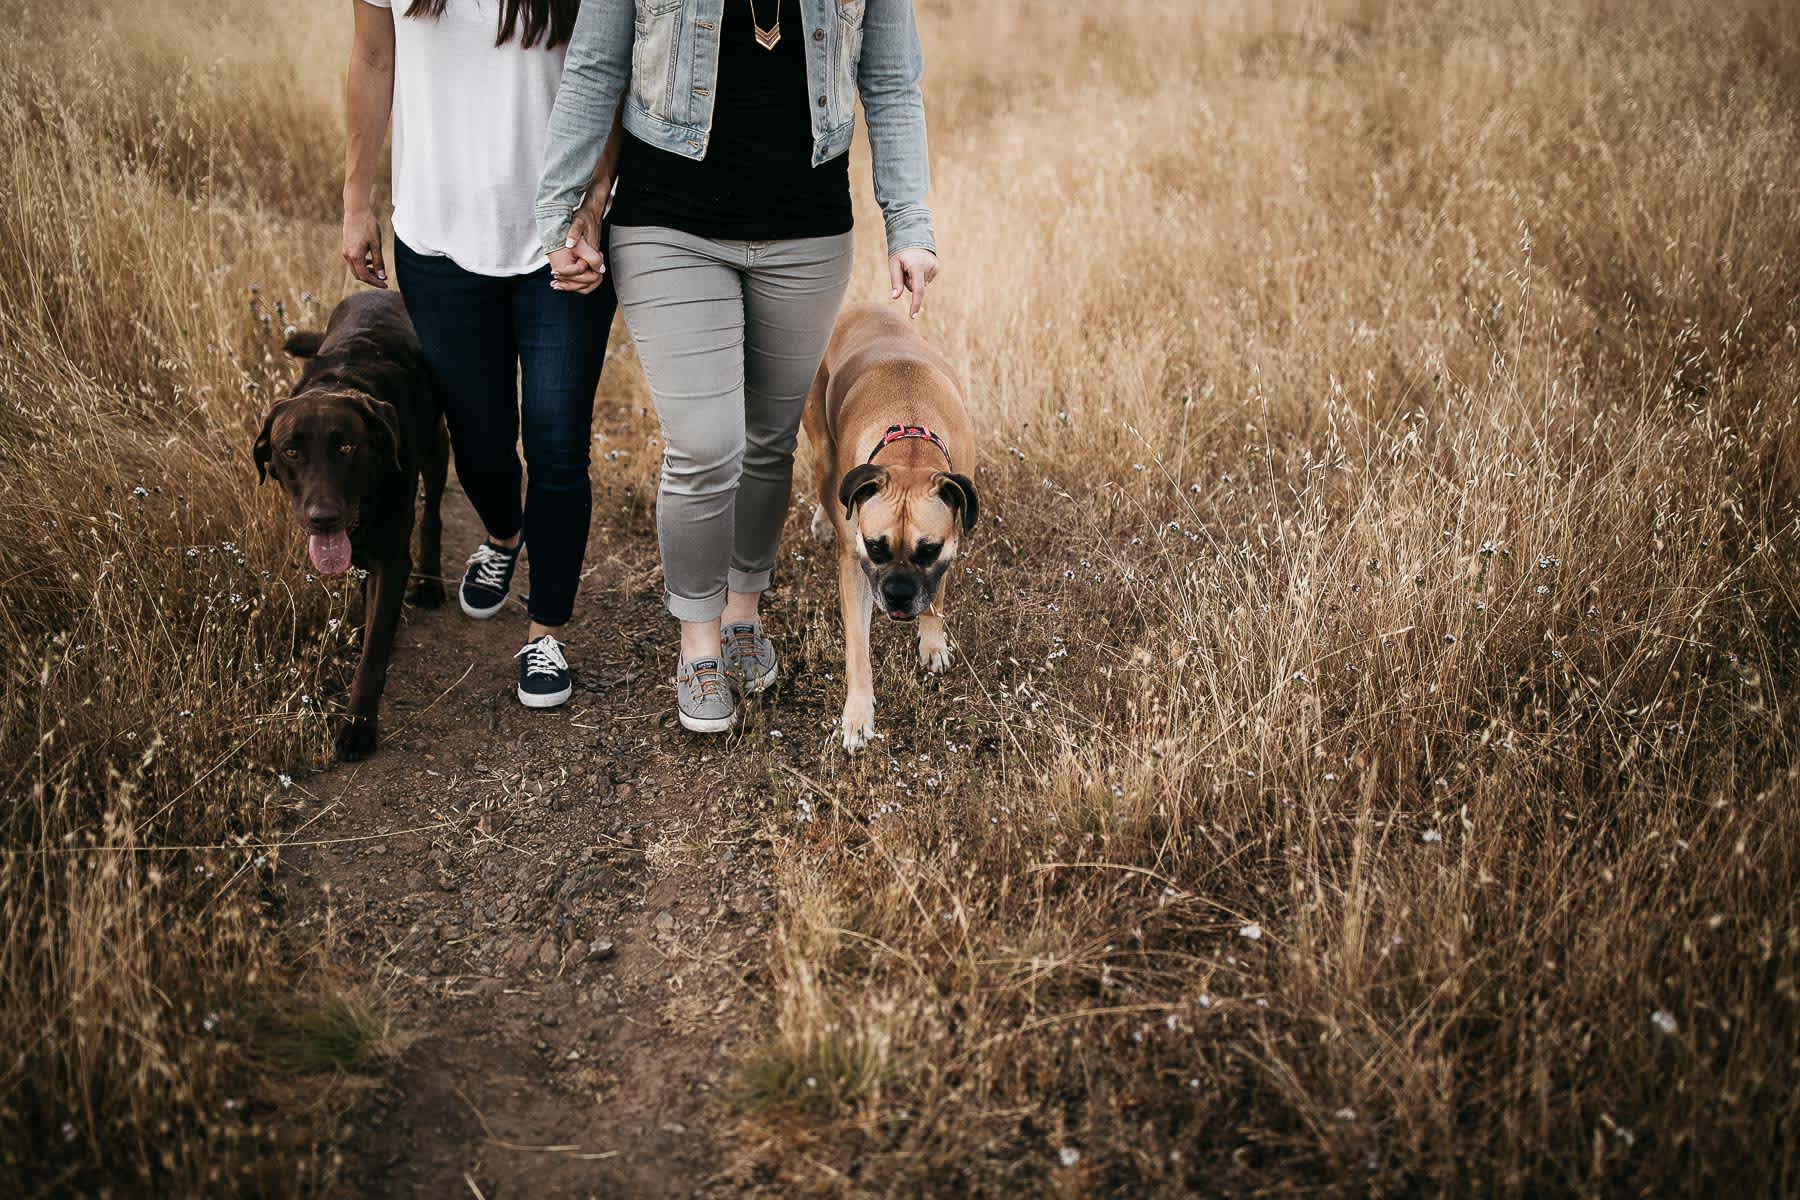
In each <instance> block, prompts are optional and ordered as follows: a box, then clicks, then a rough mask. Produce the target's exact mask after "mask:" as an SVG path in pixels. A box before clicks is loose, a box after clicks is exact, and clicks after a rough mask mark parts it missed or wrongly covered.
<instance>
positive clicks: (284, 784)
mask: <svg viewBox="0 0 1800 1200" xmlns="http://www.w3.org/2000/svg"><path fill="white" fill-rule="evenodd" d="M275 782H276V783H279V784H280V785H281V790H282V791H284V792H285V791H287V790H288V789H289V788H291V787H293V786H294V777H293V776H292V775H277V776H276V777H275Z"/></svg>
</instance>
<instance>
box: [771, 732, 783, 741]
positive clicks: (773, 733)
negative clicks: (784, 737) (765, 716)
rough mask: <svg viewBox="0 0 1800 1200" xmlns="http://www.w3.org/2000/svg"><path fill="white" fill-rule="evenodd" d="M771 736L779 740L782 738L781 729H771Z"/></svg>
mask: <svg viewBox="0 0 1800 1200" xmlns="http://www.w3.org/2000/svg"><path fill="white" fill-rule="evenodd" d="M769 736H770V737H772V738H774V739H775V740H776V741H778V742H779V741H780V740H781V730H779V729H771V730H769Z"/></svg>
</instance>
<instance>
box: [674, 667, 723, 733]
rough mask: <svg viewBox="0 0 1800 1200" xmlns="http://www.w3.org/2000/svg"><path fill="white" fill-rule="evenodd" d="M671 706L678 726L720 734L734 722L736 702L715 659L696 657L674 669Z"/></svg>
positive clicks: (696, 731)
mask: <svg viewBox="0 0 1800 1200" xmlns="http://www.w3.org/2000/svg"><path fill="white" fill-rule="evenodd" d="M675 709H676V712H677V714H678V715H679V716H680V717H681V724H682V727H683V728H685V729H691V730H693V731H694V732H695V733H724V732H725V731H726V730H727V729H730V728H731V727H732V725H734V724H736V722H737V701H736V700H734V699H732V696H731V684H730V683H729V681H728V680H727V679H726V677H725V668H724V665H723V664H721V663H720V662H719V660H718V659H716V658H701V659H696V660H695V661H693V662H691V663H682V664H681V665H680V666H679V667H677V668H676V670H675Z"/></svg>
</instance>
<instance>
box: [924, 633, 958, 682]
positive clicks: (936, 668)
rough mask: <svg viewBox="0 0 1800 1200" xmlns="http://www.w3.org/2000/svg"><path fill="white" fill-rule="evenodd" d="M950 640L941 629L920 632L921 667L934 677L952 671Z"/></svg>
mask: <svg viewBox="0 0 1800 1200" xmlns="http://www.w3.org/2000/svg"><path fill="white" fill-rule="evenodd" d="M950 657H951V656H950V639H949V638H948V637H946V636H945V635H944V631H943V630H941V629H934V630H931V631H930V632H927V631H925V630H920V631H919V665H920V666H921V667H924V668H925V669H926V670H927V671H930V672H931V673H932V674H933V675H941V674H943V673H944V672H945V671H948V670H949V669H950Z"/></svg>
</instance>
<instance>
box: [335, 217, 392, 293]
mask: <svg viewBox="0 0 1800 1200" xmlns="http://www.w3.org/2000/svg"><path fill="white" fill-rule="evenodd" d="M343 253H344V261H345V262H346V263H348V264H350V273H351V274H352V275H354V276H356V277H357V278H358V279H360V280H362V281H363V282H364V283H366V284H368V285H369V286H370V287H378V288H384V287H386V286H387V264H386V263H384V262H382V261H381V225H380V223H379V222H378V221H376V220H375V213H374V211H373V210H372V209H369V208H367V207H363V208H346V209H345V210H344V249H343Z"/></svg>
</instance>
